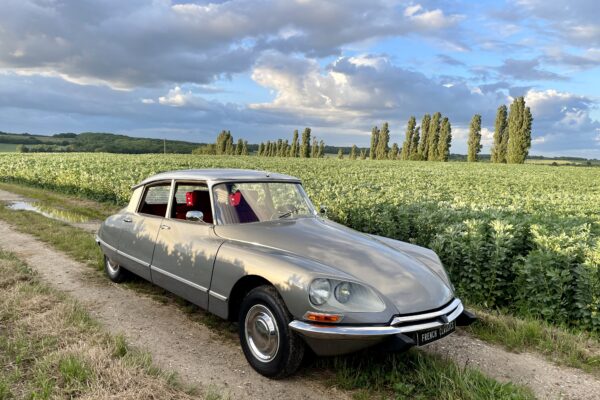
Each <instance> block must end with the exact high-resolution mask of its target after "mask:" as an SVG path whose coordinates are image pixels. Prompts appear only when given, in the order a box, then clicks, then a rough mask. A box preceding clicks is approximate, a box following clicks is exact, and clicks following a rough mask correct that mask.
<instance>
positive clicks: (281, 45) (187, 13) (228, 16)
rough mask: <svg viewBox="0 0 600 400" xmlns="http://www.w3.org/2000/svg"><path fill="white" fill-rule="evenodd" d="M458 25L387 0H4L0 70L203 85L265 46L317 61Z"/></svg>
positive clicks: (243, 67) (122, 82)
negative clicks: (363, 44) (372, 42)
mask: <svg viewBox="0 0 600 400" xmlns="http://www.w3.org/2000/svg"><path fill="white" fill-rule="evenodd" d="M405 10H409V11H405ZM459 21H460V17H459V16H457V15H446V14H444V13H443V12H442V11H441V10H439V9H432V10H427V9H424V8H422V7H420V6H414V7H412V8H411V7H408V8H406V9H404V8H402V7H398V6H397V5H395V4H392V3H390V2H388V1H385V0H373V1H369V2H365V1H360V0H348V1H344V2H322V1H316V2H313V1H287V0H271V1H266V0H265V1H252V0H234V1H228V2H223V3H207V4H195V3H188V4H174V3H171V2H170V1H149V0H130V1H125V2H123V1H117V0H107V1H103V2H98V1H93V0H70V1H69V0H57V1H39V0H6V1H4V2H3V4H2V12H1V13H0V26H2V29H0V67H4V68H10V69H15V70H34V71H39V72H45V73H48V72H52V73H56V74H61V75H62V76H65V77H67V78H68V79H71V80H74V81H77V82H81V83H94V82H99V81H100V82H107V83H109V84H110V85H112V86H116V87H135V86H152V85H159V84H162V83H165V82H195V83H209V82H211V81H213V80H215V79H217V78H218V77H227V76H229V75H231V74H235V73H239V72H243V71H247V70H248V69H249V67H250V66H251V65H252V64H253V63H254V61H255V59H256V57H257V56H258V55H259V54H260V53H261V52H262V51H264V50H268V49H277V50H278V51H280V52H286V53H291V52H294V53H298V52H299V53H303V54H306V55H308V56H311V57H312V56H318V57H323V56H328V55H336V54H340V51H341V47H342V46H344V45H346V44H349V43H354V42H357V41H364V40H369V39H373V38H378V37H384V36H398V35H407V34H424V35H436V34H441V32H443V31H445V30H447V29H449V28H451V27H453V26H455V25H456V24H457V23H458V22H459Z"/></svg>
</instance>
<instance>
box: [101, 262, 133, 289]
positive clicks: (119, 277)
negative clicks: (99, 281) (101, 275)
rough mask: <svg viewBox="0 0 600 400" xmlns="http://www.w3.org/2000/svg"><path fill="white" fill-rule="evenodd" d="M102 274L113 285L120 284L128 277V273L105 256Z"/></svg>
mask: <svg viewBox="0 0 600 400" xmlns="http://www.w3.org/2000/svg"><path fill="white" fill-rule="evenodd" d="M104 272H106V275H108V278H109V279H110V280H111V281H113V282H115V283H121V282H123V281H124V280H126V279H127V278H128V277H129V271H127V270H126V269H125V268H123V267H121V266H120V265H119V264H117V263H115V262H114V261H113V260H111V259H110V258H108V257H106V256H104Z"/></svg>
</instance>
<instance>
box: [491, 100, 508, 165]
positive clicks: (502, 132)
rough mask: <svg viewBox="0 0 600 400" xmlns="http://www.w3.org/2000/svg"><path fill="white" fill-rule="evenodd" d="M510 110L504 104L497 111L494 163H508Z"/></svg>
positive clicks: (493, 152)
mask: <svg viewBox="0 0 600 400" xmlns="http://www.w3.org/2000/svg"><path fill="white" fill-rule="evenodd" d="M507 118H508V110H507V109H506V106H505V105H504V104H503V105H501V106H500V107H498V111H496V122H495V124H494V144H493V145H492V152H491V161H492V162H493V163H505V162H506V150H507V145H508V120H507Z"/></svg>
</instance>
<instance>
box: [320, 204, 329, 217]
mask: <svg viewBox="0 0 600 400" xmlns="http://www.w3.org/2000/svg"><path fill="white" fill-rule="evenodd" d="M327 211H328V209H327V206H324V205H321V206H319V214H320V215H322V216H324V217H326V216H327Z"/></svg>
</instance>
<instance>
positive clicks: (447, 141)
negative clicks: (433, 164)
mask: <svg viewBox="0 0 600 400" xmlns="http://www.w3.org/2000/svg"><path fill="white" fill-rule="evenodd" d="M451 145H452V125H450V120H449V119H448V117H444V119H443V120H442V127H441V128H440V139H439V141H438V161H448V158H449V157H450V146H451Z"/></svg>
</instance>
